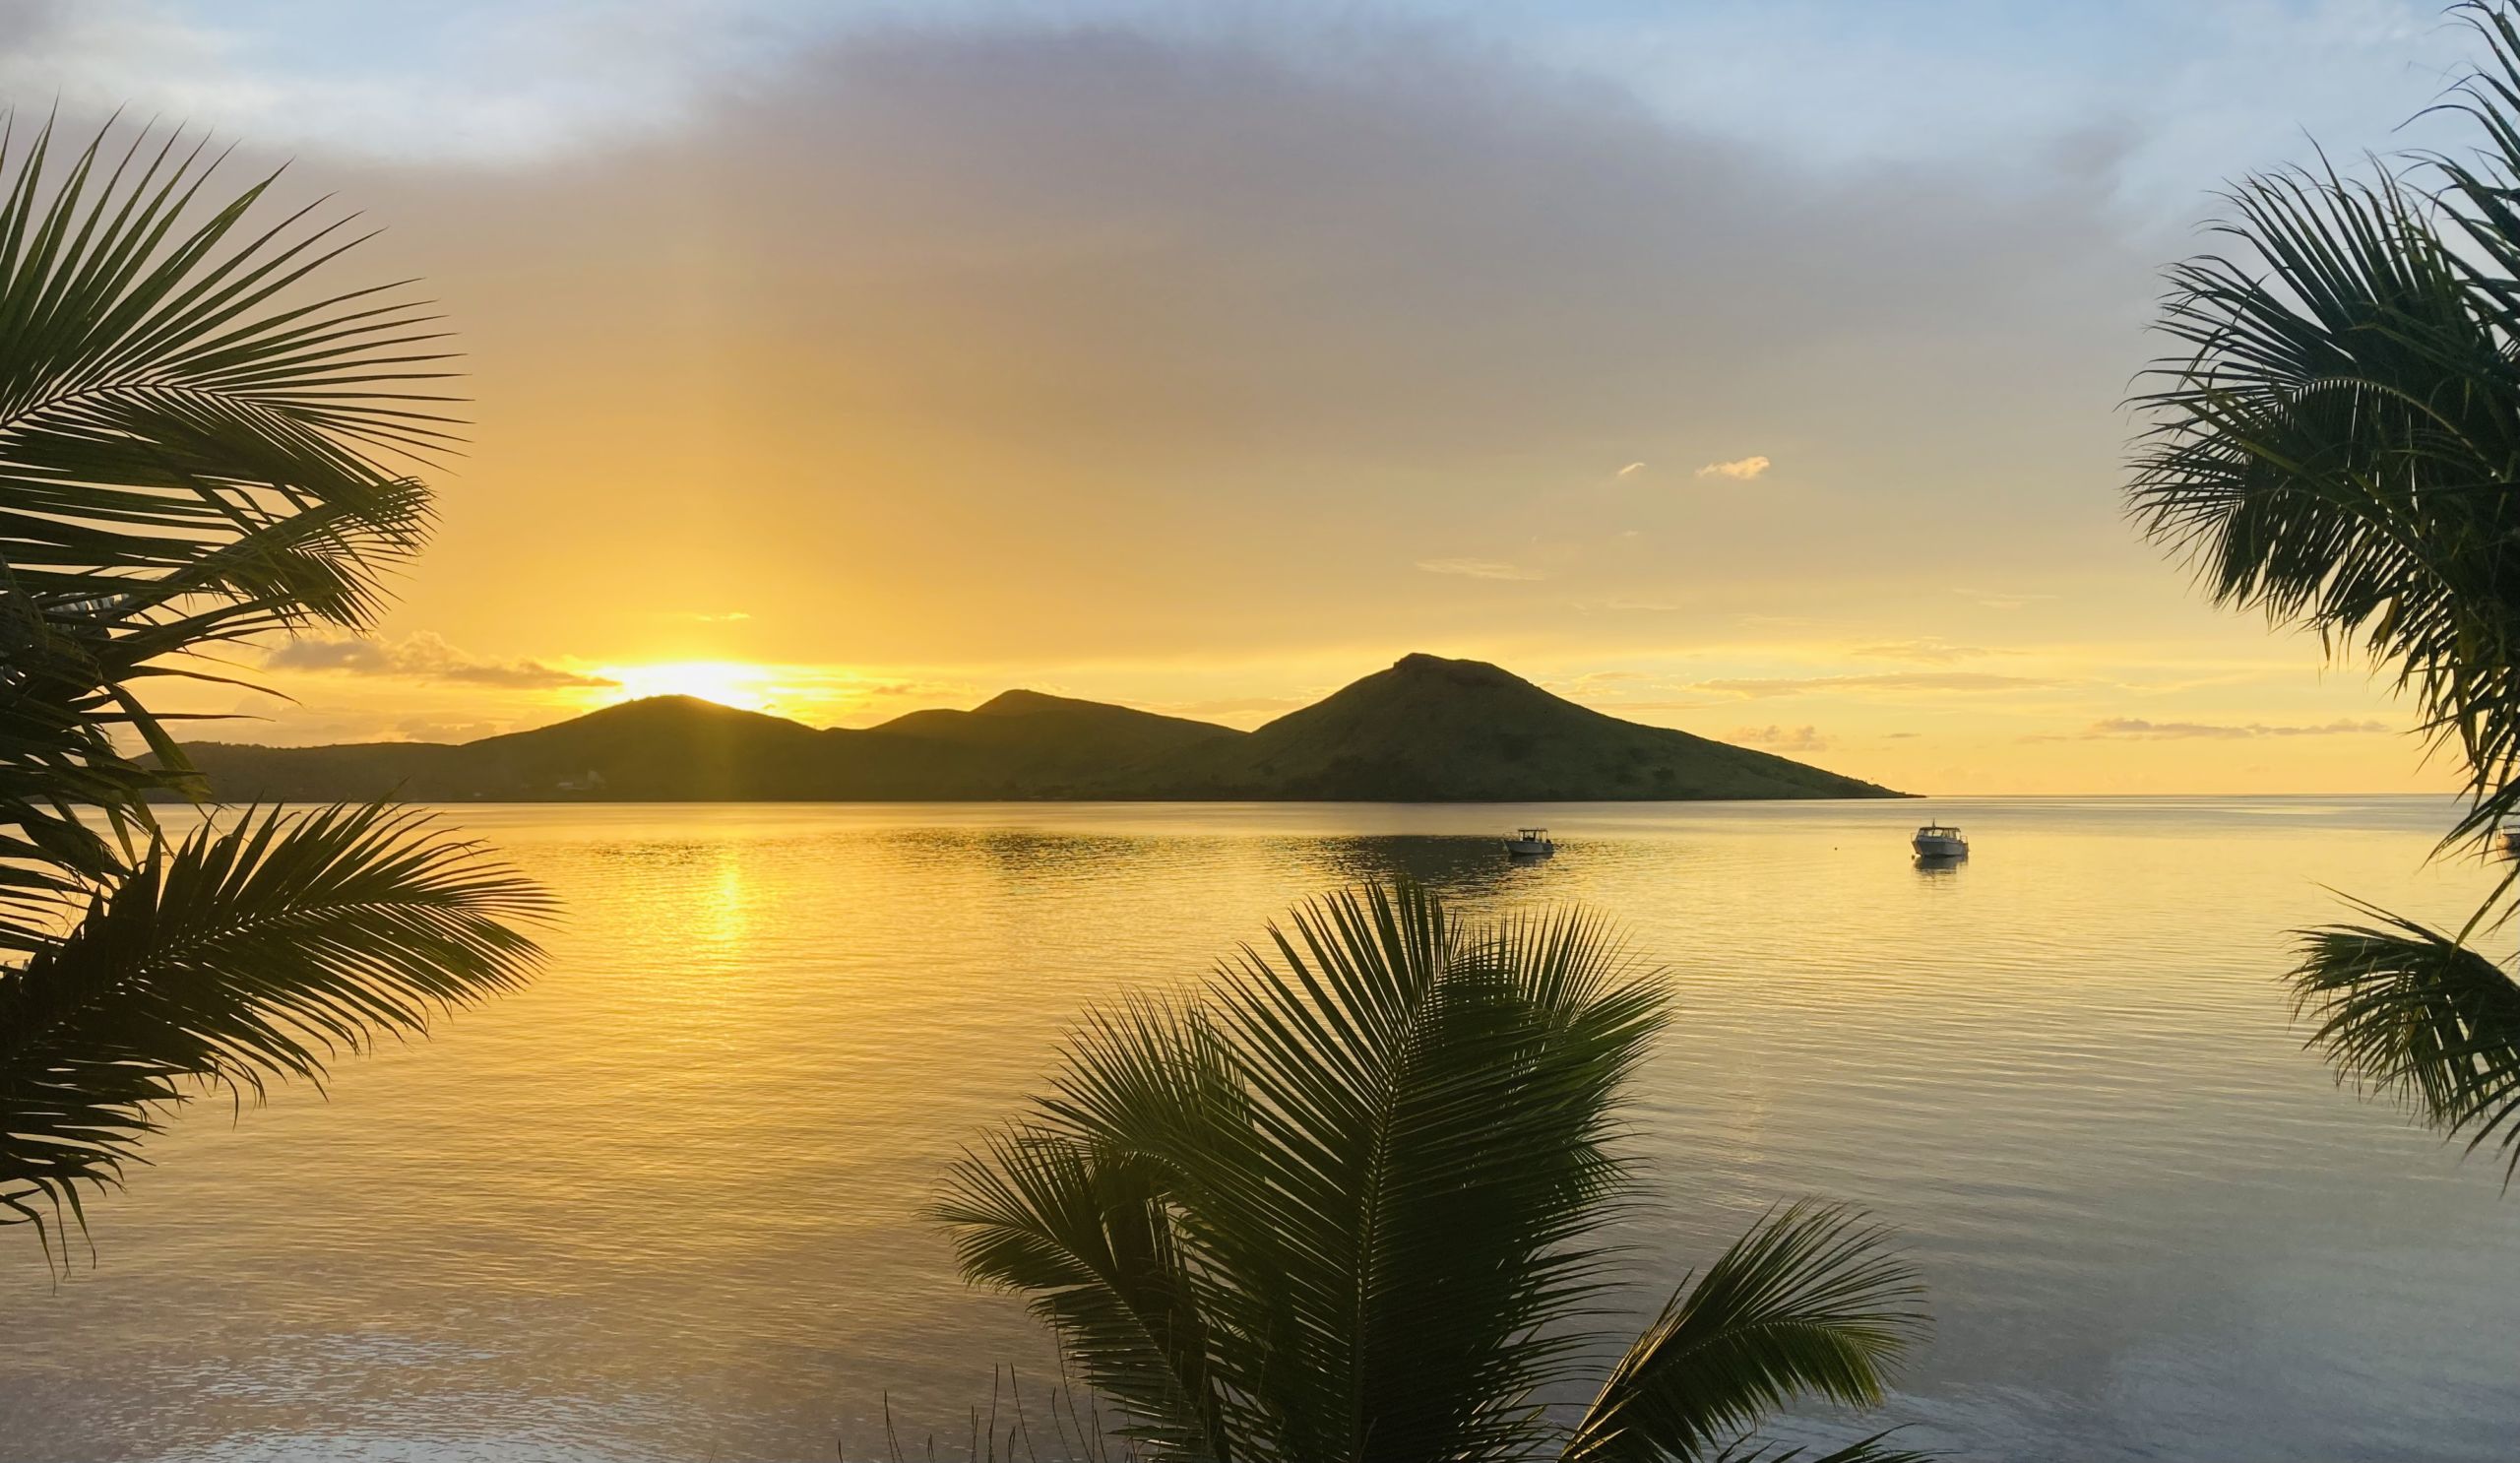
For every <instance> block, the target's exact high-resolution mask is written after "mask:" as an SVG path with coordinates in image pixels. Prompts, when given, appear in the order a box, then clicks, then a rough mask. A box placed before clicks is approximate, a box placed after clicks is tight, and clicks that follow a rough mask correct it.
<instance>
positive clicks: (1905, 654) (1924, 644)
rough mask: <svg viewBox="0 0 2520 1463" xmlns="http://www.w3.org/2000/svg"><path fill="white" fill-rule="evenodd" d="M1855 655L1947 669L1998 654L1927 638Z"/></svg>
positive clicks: (1869, 647) (1860, 649) (1862, 649)
mask: <svg viewBox="0 0 2520 1463" xmlns="http://www.w3.org/2000/svg"><path fill="white" fill-rule="evenodd" d="M1853 654H1855V655H1859V656H1861V657H1863V658H1864V659H1866V660H1872V661H1917V662H1921V663H1922V664H1924V665H1928V666H1947V665H1950V664H1951V663H1952V662H1954V661H1966V660H1972V659H1974V658H1976V657H1979V656H1991V655H1994V654H1996V652H1994V651H1991V650H1988V649H1986V648H1985V646H1980V645H1954V644H1952V643H1951V642H1950V641H1948V640H1937V639H1935V638H1934V637H1933V636H1930V635H1927V636H1924V637H1922V639H1917V640H1894V641H1891V642H1889V643H1887V644H1884V645H1866V646H1860V647H1858V648H1857V649H1856V650H1855V651H1854V652H1853Z"/></svg>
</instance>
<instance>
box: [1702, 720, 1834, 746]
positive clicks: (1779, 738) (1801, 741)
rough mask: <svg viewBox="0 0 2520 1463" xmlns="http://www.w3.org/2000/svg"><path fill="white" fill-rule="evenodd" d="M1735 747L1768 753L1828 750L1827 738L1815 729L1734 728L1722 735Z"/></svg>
mask: <svg viewBox="0 0 2520 1463" xmlns="http://www.w3.org/2000/svg"><path fill="white" fill-rule="evenodd" d="M1724 739H1725V740H1726V741H1729V742H1732V743H1733V744H1734V745H1735V746H1754V747H1757V748H1759V749H1760V750H1761V751H1768V752H1821V751H1826V750H1828V748H1829V738H1827V737H1825V736H1823V735H1821V734H1820V729H1819V728H1817V727H1807V726H1806V727H1779V726H1774V725H1770V726H1765V727H1735V728H1733V730H1732V731H1730V732H1726V733H1725V734H1724Z"/></svg>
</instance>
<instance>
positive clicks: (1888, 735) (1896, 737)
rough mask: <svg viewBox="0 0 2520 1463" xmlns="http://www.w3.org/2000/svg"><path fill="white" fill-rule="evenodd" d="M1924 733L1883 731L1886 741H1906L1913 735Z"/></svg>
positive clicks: (1883, 737)
mask: <svg viewBox="0 0 2520 1463" xmlns="http://www.w3.org/2000/svg"><path fill="white" fill-rule="evenodd" d="M1923 734H1924V733H1923V732H1883V733H1881V735H1882V739H1883V740H1885V741H1906V740H1907V739H1909V738H1910V737H1912V736H1922V735H1923Z"/></svg>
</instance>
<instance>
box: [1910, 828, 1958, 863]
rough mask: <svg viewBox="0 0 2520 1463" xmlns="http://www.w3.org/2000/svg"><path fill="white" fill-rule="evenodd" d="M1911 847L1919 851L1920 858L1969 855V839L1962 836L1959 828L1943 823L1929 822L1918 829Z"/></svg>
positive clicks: (1946, 857)
mask: <svg viewBox="0 0 2520 1463" xmlns="http://www.w3.org/2000/svg"><path fill="white" fill-rule="evenodd" d="M1909 847H1911V848H1913V849H1915V850H1916V851H1917V857H1918V858H1920V859H1966V858H1968V857H1969V840H1967V839H1965V838H1963V837H1961V836H1960V830H1959V829H1957V828H1953V827H1951V826H1949V825H1947V824H1943V823H1927V824H1926V825H1925V826H1923V827H1922V828H1920V829H1918V830H1917V836H1916V838H1915V839H1914V840H1912V841H1911V842H1910V844H1909Z"/></svg>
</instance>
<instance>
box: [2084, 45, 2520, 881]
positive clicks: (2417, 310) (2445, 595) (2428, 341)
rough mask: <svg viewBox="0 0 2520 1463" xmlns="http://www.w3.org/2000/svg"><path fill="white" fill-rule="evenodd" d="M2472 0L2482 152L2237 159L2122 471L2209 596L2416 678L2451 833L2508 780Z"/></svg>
mask: <svg viewBox="0 0 2520 1463" xmlns="http://www.w3.org/2000/svg"><path fill="white" fill-rule="evenodd" d="M2472 18H2474V19H2477V20H2478V23H2479V25H2478V28H2479V30H2480V32H2481V33H2482V34H2484V36H2485V37H2486V38H2487V41H2488V52H2489V54H2490V60H2489V62H2488V67H2487V69H2485V70H2483V71H2480V72H2479V73H2478V74H2477V75H2476V76H2474V77H2472V78H2471V79H2470V81H2469V82H2468V83H2467V84H2466V85H2465V87H2464V88H2463V89H2462V90H2461V92H2460V93H2459V95H2460V96H2461V97H2462V98H2463V100H2462V102H2461V103H2459V104H2460V105H2462V106H2463V108H2464V109H2465V110H2467V111H2468V112H2469V114H2470V115H2471V116H2473V117H2475V118H2477V119H2478V120H2479V121H2480V122H2482V123H2483V124H2484V128H2485V131H2486V133H2487V137H2488V143H2489V146H2488V148H2486V149H2485V150H2484V151H2483V152H2482V153H2481V154H2479V155H2478V156H2477V157H2476V158H2474V159H2448V158H2432V159H2419V160H2418V161H2417V162H2416V163H2415V164H2414V165H2413V167H2412V168H2411V169H2407V170H2401V171H2391V170H2390V169H2388V168H2387V167H2385V166H2381V165H2379V164H2376V163H2375V164H2374V165H2373V167H2372V169H2371V174H2372V175H2371V176H2369V177H2366V178H2362V179H2349V178H2347V177H2346V176H2344V175H2343V174H2341V173H2339V172H2338V171H2337V170H2335V169H2334V168H2332V167H2326V166H2322V168H2320V169H2319V170H2317V171H2314V172H2313V171H2300V170H2292V171H2283V172H2277V173H2272V174H2268V175H2264V176H2260V177H2254V178H2250V179H2247V180H2245V181H2243V182H2242V183H2240V184H2239V185H2237V186H2236V188H2234V189H2233V190H2232V191H2231V193H2230V194H2229V195H2228V197H2229V202H2230V204H2231V207H2232V217H2231V218H2230V219H2229V220H2228V221H2227V222H2226V223H2223V224H2221V225H2219V227H2218V229H2217V232H2218V234H2219V236H2220V237H2221V238H2222V239H2223V240H2224V241H2225V242H2226V243H2227V244H2228V245H2229V246H2230V253H2228V254H2222V255H2210V256H2207V257H2204V258H2200V259H2196V260H2191V261H2189V262H2187V263H2185V264H2182V265H2179V266H2177V267H2175V268H2173V270H2172V271H2171V272H2170V280H2171V286H2172V287H2171V293H2170V297H2169V298H2168V299H2167V300H2166V302H2165V303H2164V306H2163V309H2162V313H2161V316H2160V319H2159V321H2158V323H2157V329H2158V330H2159V331H2160V332H2161V333H2162V334H2163V335H2165V336H2166V337H2168V338H2169V339H2170V340H2171V341H2172V342H2173V343H2174V344H2175V346H2176V347H2177V348H2178V353H2176V354H2173V355H2172V356H2170V357H2168V358H2166V359H2164V360H2162V361H2159V362H2157V363H2156V364H2155V367H2154V369H2153V370H2152V372H2151V373H2150V376H2151V380H2152V382H2153V387H2152V389H2151V390H2148V391H2146V392H2144V393H2143V394H2141V395H2139V396H2138V397H2137V398H2136V403H2137V405H2138V406H2140V407H2142V408H2143V409H2145V410H2146V411H2147V413H2149V414H2150V416H2151V425H2150V427H2149V428H2148V430H2147V432H2146V434H2145V436H2144V437H2143V438H2142V439H2141V441H2140V444H2139V447H2138V453H2137V458H2136V464H2135V467H2136V472H2135V477H2134V482H2133V485H2132V487H2131V489H2130V501H2131V506H2132V508H2133V511H2134V513H2135V515H2136V517H2137V518H2138V520H2139V521H2140V522H2141V523H2142V524H2143V525H2144V527H2145V528H2146V530H2147V531H2148V532H2149V533H2150V534H2151V535H2152V536H2153V537H2155V538H2156V539H2157V540H2159V541H2163V542H2164V543H2166V544H2168V545H2170V546H2171V547H2173V549H2174V550H2176V551H2178V552H2180V553H2182V554H2183V555H2185V556H2186V557H2187V558H2188V559H2189V560H2190V562H2191V563H2192V564H2193V565H2194V567H2195V569H2196V572H2197V574H2198V577H2199V579H2200V581H2201V583H2202V584H2203V586H2204V588H2205V589H2206V591H2207V592H2208V593H2209V594H2210V595H2212V596H2213V597H2214V598H2215V599H2216V600H2217V601H2219V602H2221V603H2224V604H2232V605H2235V606H2239V607H2248V608H2255V609H2259V610H2262V611H2263V612H2265V613H2266V614H2267V615H2268V616H2269V617H2270V618H2272V619H2273V620H2275V621H2276V622H2278V623H2281V624H2286V625H2293V626H2299V627H2302V628H2306V629H2309V630H2311V631H2313V632H2315V633H2317V634H2318V635H2319V636H2320V637H2321V638H2322V640H2323V641H2324V642H2325V644H2326V645H2327V646H2328V647H2329V649H2330V651H2331V652H2332V653H2334V654H2340V655H2342V654H2347V653H2352V654H2356V655H2360V656H2362V657H2364V658H2367V659H2368V660H2369V661H2370V662H2371V663H2372V664H2374V665H2376V666H2379V667H2381V668H2384V669H2385V670H2386V671H2387V672H2388V673H2389V674H2390V675H2391V676H2392V677H2393V678H2394V679H2395V680H2396V681H2397V683H2398V684H2399V685H2400V686H2401V687H2403V688H2405V689H2407V690H2409V691H2410V692H2412V693H2413V694H2414V695H2415V697H2416V699H2417V702H2418V704H2419V705H2420V706H2421V708H2422V709H2423V711H2424V714H2425V725H2426V727H2427V729H2428V730H2429V732H2430V733H2431V735H2432V736H2433V737H2434V738H2435V740H2436V744H2438V745H2441V746H2445V747H2449V748H2455V749H2456V750H2457V751H2458V753H2459V754H2460V756H2461V758H2462V760H2463V761H2464V763H2465V765H2466V768H2467V771H2468V774H2469V788H2470V793H2471V797H2472V804H2473V805H2472V811H2471V814H2470V816H2469V817H2468V818H2466V819H2464V820H2463V821H2462V823H2461V825H2460V827H2459V829H2458V830H2457V831H2456V832H2455V833H2454V835H2453V836H2454V837H2456V836H2460V835H2482V834H2484V833H2486V832H2488V831H2490V830H2491V829H2492V828H2493V827H2495V826H2497V825H2498V824H2499V822H2500V821H2501V820H2502V818H2503V817H2505V816H2506V815H2507V814H2509V813H2510V812H2511V811H2512V810H2513V808H2514V798H2515V797H2520V792H2515V789H2514V782H2515V774H2520V654H2515V653H2520V490H2516V489H2515V483H2516V482H2520V286H2515V283H2514V279H2513V268H2514V266H2515V265H2520V213H2515V211H2514V209H2513V207H2512V199H2513V196H2514V194H2513V186H2514V181H2515V179H2520V121H2516V119H2520V88H2515V85H2514V83H2515V80H2520V69H2516V68H2520V32H2514V30H2513V28H2512V25H2511V23H2510V21H2509V18H2508V17H2507V16H2506V15H2504V14H2503V13H2502V12H2500V11H2499V10H2494V9H2487V8H2482V7H2480V8H2478V9H2476V10H2475V11H2474V12H2473V13H2472Z"/></svg>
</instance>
